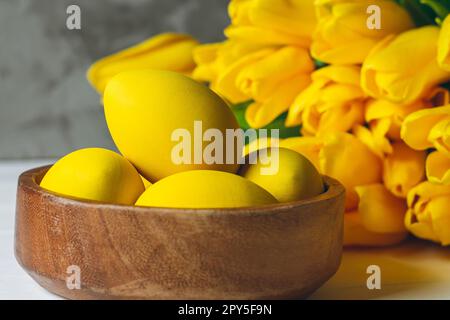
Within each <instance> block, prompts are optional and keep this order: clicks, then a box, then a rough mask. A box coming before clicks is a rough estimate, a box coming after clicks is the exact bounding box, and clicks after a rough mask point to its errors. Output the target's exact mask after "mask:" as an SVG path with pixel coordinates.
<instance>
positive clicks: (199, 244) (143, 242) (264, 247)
mask: <svg viewBox="0 0 450 320" xmlns="http://www.w3.org/2000/svg"><path fill="white" fill-rule="evenodd" d="M48 168H49V167H42V168H37V169H33V170H30V171H27V172H25V173H23V174H22V175H21V176H20V177H19V186H18V193H17V211H16V234H15V254H16V258H17V261H18V262H19V263H20V265H21V266H22V267H23V268H24V269H25V270H26V271H27V272H28V273H29V274H30V276H31V277H32V278H33V279H35V280H36V281H37V282H38V283H39V284H40V285H41V286H42V287H44V288H46V289H47V290H49V291H50V292H53V293H55V294H57V295H60V296H63V297H66V298H71V299H287V298H289V299H293V298H305V297H307V296H308V295H309V294H311V293H312V292H314V291H315V290H316V289H317V288H319V287H320V286H321V285H322V284H323V283H324V282H325V281H326V280H327V279H329V278H330V277H331V276H332V275H333V274H334V273H335V272H336V270H337V268H338V266H339V264H340V259H341V252H342V233H343V212H344V193H345V192H344V188H343V186H342V185H341V184H340V183H338V182H337V181H336V180H333V179H331V178H328V177H325V182H326V185H327V191H326V192H325V193H323V194H321V195H319V196H317V197H315V198H312V199H309V200H305V201H297V202H292V203H285V204H276V205H269V206H262V207H252V208H237V209H234V208H233V209H231V208H228V209H194V210H193V209H172V208H143V207H133V206H122V205H112V204H105V203H98V202H90V201H78V200H73V199H69V198H65V197H61V196H58V195H56V194H54V193H51V192H48V191H46V190H44V189H42V188H41V187H39V185H38V183H39V182H40V180H41V179H42V177H43V175H44V174H45V172H46V171H47V169H48ZM71 266H76V267H75V269H73V268H74V267H71ZM68 268H69V269H68ZM71 268H72V269H71ZM76 268H79V270H80V273H79V275H80V279H81V287H80V288H79V289H77V288H76V282H74V280H75V279H76V276H77V271H76ZM67 283H69V284H71V285H72V287H71V286H69V287H70V289H69V287H68V286H67ZM74 284H75V288H73V285H74Z"/></svg>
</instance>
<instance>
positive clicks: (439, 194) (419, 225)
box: [405, 181, 450, 245]
mask: <svg viewBox="0 0 450 320" xmlns="http://www.w3.org/2000/svg"><path fill="white" fill-rule="evenodd" d="M407 201H408V207H409V210H408V212H407V214H406V217H405V226H406V228H407V229H408V230H409V231H410V232H411V233H413V234H414V235H415V236H417V237H419V238H424V239H428V240H431V241H434V242H440V243H441V244H442V245H449V244H450V211H449V209H448V208H450V185H440V184H434V183H431V182H428V181H425V182H422V183H420V184H419V185H417V186H416V187H414V188H413V189H411V191H410V192H409V193H408V198H407Z"/></svg>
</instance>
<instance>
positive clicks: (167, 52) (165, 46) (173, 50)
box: [87, 33, 198, 94]
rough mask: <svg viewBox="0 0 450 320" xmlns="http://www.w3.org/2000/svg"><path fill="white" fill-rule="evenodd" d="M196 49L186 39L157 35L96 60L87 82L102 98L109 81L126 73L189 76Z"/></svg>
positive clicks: (184, 37) (196, 43)
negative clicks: (164, 72) (146, 70)
mask: <svg viewBox="0 0 450 320" xmlns="http://www.w3.org/2000/svg"><path fill="white" fill-rule="evenodd" d="M197 45H198V42H197V40H195V39H193V38H192V37H190V36H188V35H183V34H175V33H164V34H160V35H157V36H155V37H152V38H150V39H148V40H145V41H144V42H141V43H139V44H137V45H135V46H133V47H130V48H127V49H125V50H122V51H119V52H117V53H114V54H112V55H110V56H107V57H104V58H102V59H100V60H98V61H97V62H95V63H94V64H93V65H92V66H91V67H90V68H89V70H88V72H87V78H88V80H89V82H90V83H91V85H92V86H93V87H94V88H95V89H96V90H97V91H98V92H99V93H100V94H103V90H104V89H105V87H106V84H107V83H108V81H109V79H111V78H112V77H113V76H115V75H116V74H118V73H119V72H122V71H126V70H132V69H142V68H151V69H162V70H169V71H175V72H180V73H185V74H190V73H191V72H192V70H193V69H194V67H195V64H194V60H193V58H192V50H193V49H194V48H195V47H196V46H197Z"/></svg>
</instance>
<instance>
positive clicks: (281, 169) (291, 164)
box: [240, 148, 324, 202]
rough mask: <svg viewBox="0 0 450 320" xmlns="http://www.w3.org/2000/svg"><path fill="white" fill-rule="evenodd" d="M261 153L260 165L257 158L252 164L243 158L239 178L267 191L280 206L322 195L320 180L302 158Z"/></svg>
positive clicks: (292, 154) (287, 153)
mask: <svg viewBox="0 0 450 320" xmlns="http://www.w3.org/2000/svg"><path fill="white" fill-rule="evenodd" d="M265 150H266V151H267V159H266V160H264V163H263V162H262V161H261V159H260V157H259V156H258V155H257V154H253V155H254V156H255V159H257V162H256V163H254V164H249V160H248V159H249V158H247V164H246V165H245V166H243V167H242V169H241V170H240V174H241V175H242V176H243V177H245V178H246V179H248V180H250V181H252V182H254V183H256V184H257V185H259V186H260V187H262V188H264V189H265V190H267V191H269V192H270V193H271V194H272V195H273V196H274V197H275V198H276V199H277V200H278V201H280V202H289V201H295V200H301V199H308V198H312V197H315V196H317V195H319V194H321V193H322V192H324V184H323V179H322V176H321V175H320V173H319V172H318V171H317V169H316V168H315V167H314V165H313V164H312V163H311V162H310V161H309V160H308V159H307V158H306V157H304V156H303V155H301V154H300V153H297V152H295V151H293V150H289V149H285V148H268V149H265ZM249 156H251V155H249ZM266 161H267V162H266ZM268 169H270V170H268Z"/></svg>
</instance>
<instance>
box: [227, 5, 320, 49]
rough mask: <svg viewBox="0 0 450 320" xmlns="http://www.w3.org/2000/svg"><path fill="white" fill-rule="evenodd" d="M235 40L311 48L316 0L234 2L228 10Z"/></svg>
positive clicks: (232, 35)
mask: <svg viewBox="0 0 450 320" xmlns="http://www.w3.org/2000/svg"><path fill="white" fill-rule="evenodd" d="M228 12H229V15H230V18H231V26H229V27H228V28H227V29H225V35H226V36H227V37H228V38H229V39H232V40H239V41H243V42H253V43H255V42H256V43H264V44H266V45H296V46H302V47H304V48H308V47H309V45H310V44H311V35H312V33H313V31H314V28H315V26H316V16H315V11H314V0H289V1H285V0H232V1H231V2H230V5H229V9H228Z"/></svg>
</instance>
